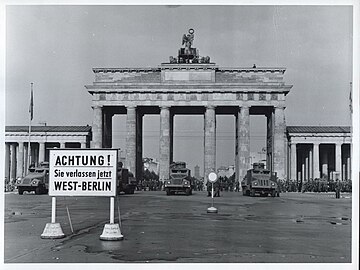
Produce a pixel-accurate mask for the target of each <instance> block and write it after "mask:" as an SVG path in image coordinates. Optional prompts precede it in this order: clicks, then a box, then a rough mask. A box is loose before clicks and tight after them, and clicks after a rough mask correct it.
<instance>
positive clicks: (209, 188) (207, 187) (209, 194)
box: [206, 181, 211, 197]
mask: <svg viewBox="0 0 360 270" xmlns="http://www.w3.org/2000/svg"><path fill="white" fill-rule="evenodd" d="M206 190H207V192H208V195H207V196H208V197H211V183H210V181H208V182H207V183H206Z"/></svg>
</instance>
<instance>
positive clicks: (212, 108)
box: [205, 105, 216, 110]
mask: <svg viewBox="0 0 360 270" xmlns="http://www.w3.org/2000/svg"><path fill="white" fill-rule="evenodd" d="M205 108H206V110H215V109H216V106H214V105H206V106H205Z"/></svg>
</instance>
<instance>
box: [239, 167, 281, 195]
mask: <svg viewBox="0 0 360 270" xmlns="http://www.w3.org/2000/svg"><path fill="white" fill-rule="evenodd" d="M241 187H242V190H243V195H245V196H251V197H253V196H255V194H260V196H265V197H266V196H268V195H269V194H270V195H271V196H272V197H275V196H277V197H279V196H280V187H279V185H278V182H277V175H276V173H273V172H271V171H270V170H267V169H265V164H263V163H254V164H253V168H252V169H250V170H248V171H247V174H246V175H245V177H244V179H243V180H242V181H241Z"/></svg>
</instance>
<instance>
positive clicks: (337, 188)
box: [335, 179, 341, 199]
mask: <svg viewBox="0 0 360 270" xmlns="http://www.w3.org/2000/svg"><path fill="white" fill-rule="evenodd" d="M340 190H341V184H340V181H339V179H336V185H335V198H336V199H340Z"/></svg>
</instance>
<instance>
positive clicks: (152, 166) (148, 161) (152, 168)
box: [143, 158, 159, 175]
mask: <svg viewBox="0 0 360 270" xmlns="http://www.w3.org/2000/svg"><path fill="white" fill-rule="evenodd" d="M143 164H144V170H148V171H149V172H154V173H156V174H157V175H159V162H158V161H157V160H156V159H154V158H143Z"/></svg>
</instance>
